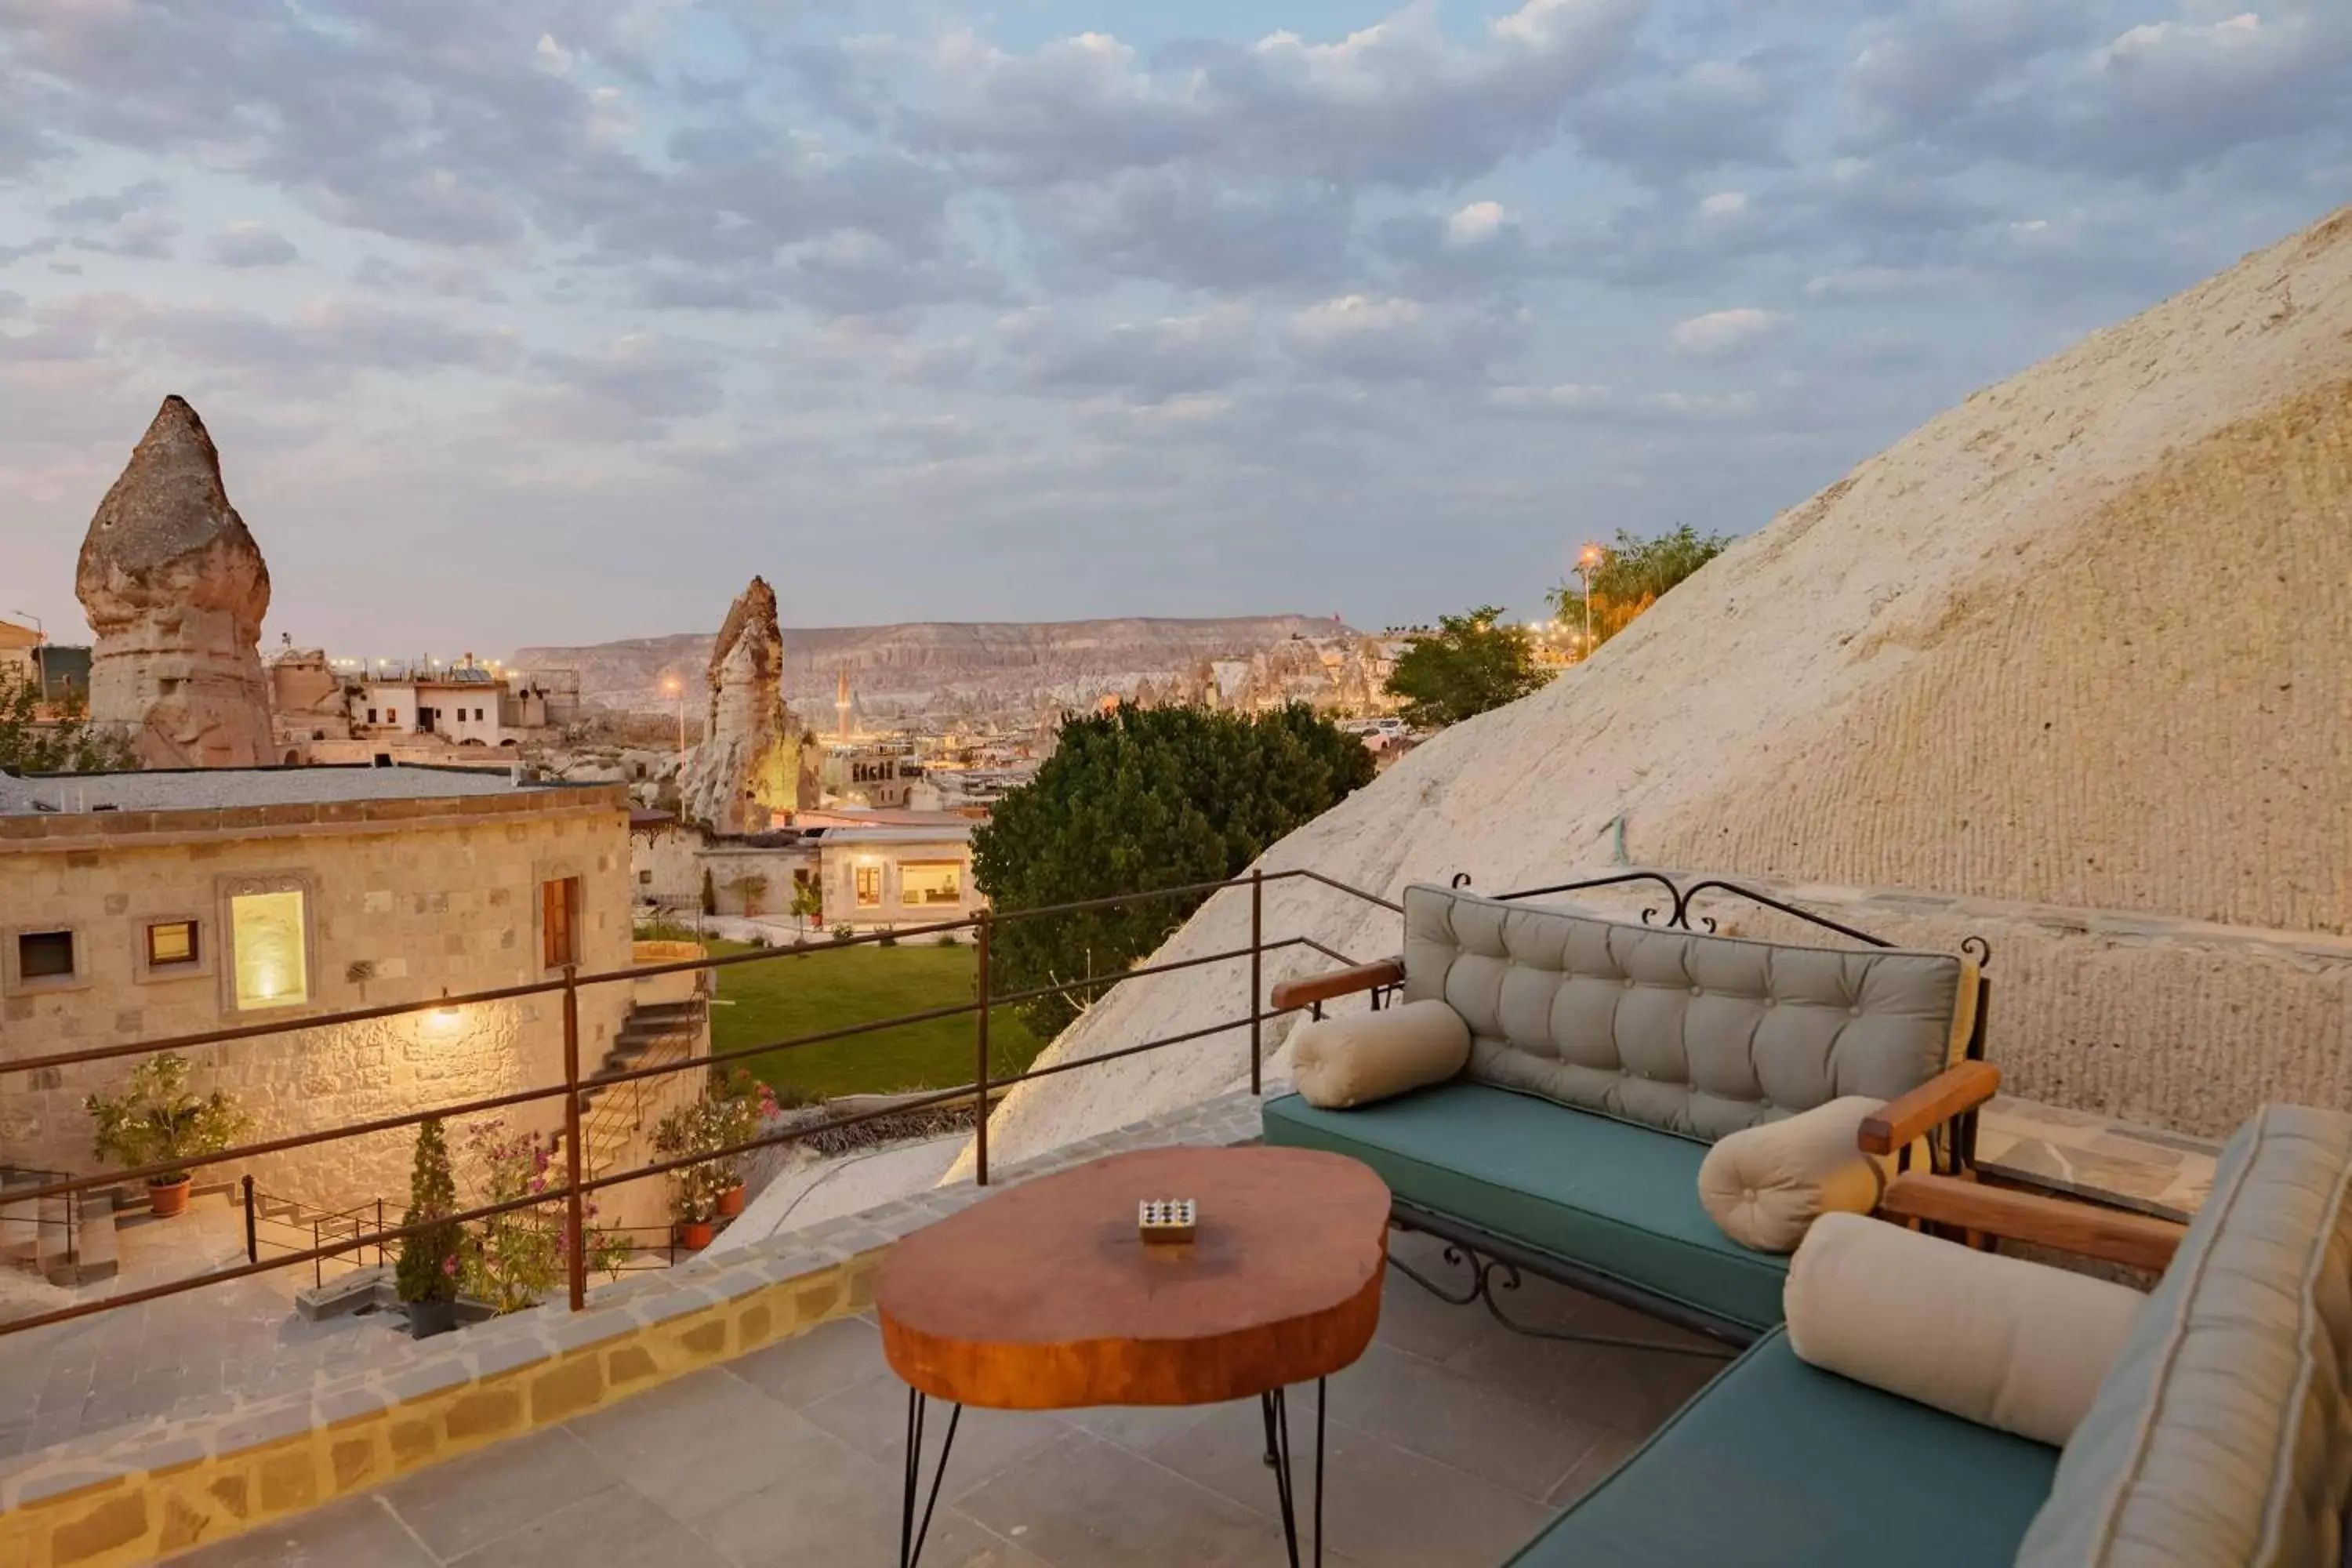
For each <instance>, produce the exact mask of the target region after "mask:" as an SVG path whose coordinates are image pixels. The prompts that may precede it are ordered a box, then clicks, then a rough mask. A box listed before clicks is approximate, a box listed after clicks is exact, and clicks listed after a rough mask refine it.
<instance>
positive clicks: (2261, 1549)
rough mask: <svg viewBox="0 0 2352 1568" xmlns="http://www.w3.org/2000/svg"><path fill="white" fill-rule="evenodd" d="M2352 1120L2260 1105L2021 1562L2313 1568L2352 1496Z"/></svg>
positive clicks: (2083, 1431) (2325, 1553)
mask: <svg viewBox="0 0 2352 1568" xmlns="http://www.w3.org/2000/svg"><path fill="white" fill-rule="evenodd" d="M2347 1383H2352V1116H2347V1115H2345V1114H2343V1113H2342V1112H2341V1111H2334V1110H2315V1109H2313V1108H2311V1107H2308V1106H2296V1105H2273V1106H2266V1107H2264V1108H2263V1110H2260V1111H2258V1112H2257V1113H2256V1114H2255V1116H2254V1118H2253V1120H2252V1121H2249V1122H2247V1123H2246V1124H2245V1125H2244V1126H2243V1127H2242V1128H2240V1129H2239V1130H2238V1131H2237V1133H2236V1134H2235V1135H2234V1136H2233V1137H2231V1140H2230V1144H2229V1147H2228V1148H2226V1149H2224V1150H2223V1151H2222V1152H2221V1166H2220V1168H2219V1169H2218V1170H2216V1171H2215V1172H2214V1174H2213V1191H2212V1193H2211V1194H2210V1195H2209V1196H2208V1197H2207V1198H2206V1200H2205V1202H2204V1205H2203V1206H2201V1207H2200V1209H2199V1210H2198V1211H2197V1218H2196V1220H2195V1221H2194V1222H2193V1223H2192V1224H2191V1225H2190V1226H2189V1234H2188V1235H2187V1236H2186V1237H2183V1238H2182V1239H2181V1243H2180V1250H2179V1252H2178V1253H2176V1254H2174V1256H2173V1259H2172V1265H2171V1267H2170V1268H2167V1269H2166V1270H2165V1271H2164V1279H2162V1280H2161V1281H2160V1282H2159V1283H2158V1286H2157V1288H2156V1291H2155V1293H2154V1294H2153V1295H2151V1296H2150V1297H2149V1298H2148V1300H2147V1307H2146V1308H2145V1309H2143V1310H2142V1311H2141V1313H2140V1318H2139V1321H2138V1322H2137V1324H2136V1325H2135V1326H2134V1327H2133V1330H2132V1333H2131V1337H2130V1338H2128V1339H2127V1340H2126V1341H2125V1342H2124V1348H2123V1349H2122V1350H2121V1351H2119V1352H2116V1359H2115V1362H2114V1363H2113V1364H2112V1365H2110V1366H2109V1367H2108V1368H2107V1374H2106V1376H2105V1378H2104V1379H2102V1380H2101V1382H2100V1384H2099V1393H2098V1396H2097V1397H2096V1398H2095V1399H2094V1400H2093V1401H2092V1402H2091V1408H2090V1412H2089V1414H2087V1415H2084V1417H2083V1421H2082V1425H2080V1426H2077V1427H2075V1428H2074V1436H2072V1437H2071V1438H2069V1439H2067V1443H2066V1449H2065V1452H2064V1453H2063V1454H2062V1455H2060V1456H2059V1459H2058V1469H2057V1473H2056V1474H2055V1475H2054V1476H2053V1477H2052V1478H2051V1486H2050V1499H2049V1500H2048V1501H2047V1502H2045V1503H2043V1504H2042V1511H2041V1512H2040V1513H2038V1514H2036V1515H2035V1516H2034V1520H2033V1523H2032V1526H2031V1527H2030V1528H2029V1529H2028V1530H2027V1531H2026V1532H2025V1540H2024V1542H2023V1544H2022V1545H2021V1547H2020V1548H2019V1550H2018V1554H2017V1563H2018V1564H2019V1568H2203V1565H2204V1564H2206V1563H2230V1564H2231V1565H2232V1568H2235V1565H2237V1564H2245V1565H2246V1568H2306V1565H2313V1564H2320V1563H2336V1562H2337V1561H2338V1560H2339V1554H2340V1553H2341V1552H2343V1551H2344V1549H2345V1542H2344V1509H2345V1504H2346V1501H2347V1499H2348V1498H2352V1392H2347Z"/></svg>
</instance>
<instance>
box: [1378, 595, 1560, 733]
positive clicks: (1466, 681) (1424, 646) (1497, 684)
mask: <svg viewBox="0 0 2352 1568" xmlns="http://www.w3.org/2000/svg"><path fill="white" fill-rule="evenodd" d="M1502 615H1503V612H1502V611H1501V610H1500V609H1498V608H1496V606H1495V605H1480V606H1479V607H1478V608H1476V609H1475V610H1472V611H1470V612H1469V613H1468V614H1467V615H1461V616H1439V617H1438V620H1437V630H1435V631H1433V632H1423V633H1422V634H1420V635H1419V636H1417V637H1414V638H1413V639H1412V646H1411V647H1407V648H1406V649H1405V650H1404V652H1403V653H1402V654H1401V655H1399V656H1398V658H1397V661H1396V668H1394V669H1392V670H1391V671H1390V672H1389V683H1388V690H1389V695H1390V696H1391V697H1393V698H1396V699H1397V700H1399V701H1401V702H1402V703H1403V704H1404V707H1403V710H1402V711H1403V717H1404V721H1405V722H1406V723H1408V724H1411V725H1412V726H1414V727H1415V728H1417V729H1427V730H1437V729H1443V728H1444V726H1446V725H1448V724H1458V723H1460V722H1461V721H1463V720H1465V719H1468V718H1472V717H1474V716H1475V715H1477V714H1480V713H1484V712H1486V710H1488V709H1490V708H1500V707H1501V706H1502V705H1503V704H1504V703H1506V702H1516V701H1517V700H1519V699H1520V698H1522V697H1525V696H1526V695H1527V694H1528V692H1530V691H1533V690H1534V689H1536V688H1538V687H1539V686H1541V685H1542V684H1543V683H1544V681H1545V679H1547V678H1546V676H1545V675H1544V672H1543V670H1542V668H1540V667H1538V665H1537V663H1536V655H1535V647H1534V646H1533V645H1532V644H1530V643H1529V642H1528V634H1527V631H1526V629H1525V628H1524V627H1521V626H1512V625H1510V624H1508V623H1507V622H1505V621H1504V620H1503V619H1502Z"/></svg>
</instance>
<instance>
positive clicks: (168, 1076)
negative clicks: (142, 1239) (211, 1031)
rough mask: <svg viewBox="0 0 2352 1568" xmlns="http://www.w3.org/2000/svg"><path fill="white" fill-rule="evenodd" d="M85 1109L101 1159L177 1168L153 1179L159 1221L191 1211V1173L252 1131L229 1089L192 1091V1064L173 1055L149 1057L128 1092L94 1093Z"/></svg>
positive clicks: (150, 1193)
mask: <svg viewBox="0 0 2352 1568" xmlns="http://www.w3.org/2000/svg"><path fill="white" fill-rule="evenodd" d="M82 1109H83V1110H86V1111H88V1112H89V1119H90V1121H91V1123H92V1125H93V1127H94V1128H95V1133H94V1135H93V1136H92V1138H91V1140H90V1148H91V1152H93V1153H95V1154H96V1155H97V1156H98V1157H99V1158H100V1159H101V1160H113V1161H115V1162H117V1163H121V1164H122V1165H124V1166H127V1167H129V1168H130V1169H132V1170H136V1169H138V1168H139V1167H140V1166H142V1165H167V1166H169V1167H170V1168H169V1169H167V1170H165V1171H163V1172H161V1173H157V1174H155V1175H152V1176H149V1177H148V1178H147V1202H148V1206H149V1207H150V1208H151V1209H152V1211H153V1212H154V1214H155V1216H156V1217H157V1218H158V1219H168V1218H170V1217H171V1216H172V1215H176V1214H179V1213H181V1212H182V1211H183V1210H184V1209H185V1208H186V1207H187V1206H188V1188H189V1186H190V1184H192V1183H193V1182H194V1176H193V1175H192V1174H191V1173H189V1172H188V1171H187V1170H186V1169H185V1167H186V1166H189V1165H196V1164H202V1163H204V1160H205V1156H207V1155H210V1154H217V1153H219V1152H221V1151H222V1150H224V1149H226V1148H227V1147H228V1146H229V1145H230V1144H232V1143H234V1142H236V1139H237V1135H238V1134H239V1133H241V1132H243V1131H245V1129H246V1127H247V1117H246V1115H245V1113H244V1112H243V1111H242V1110H238V1109H237V1107H236V1101H235V1100H231V1099H230V1098H229V1096H228V1092H227V1091H226V1089H215V1090H213V1091H212V1092H211V1093H210V1094H205V1095H198V1094H193V1093H190V1092H189V1089H188V1061H187V1058H185V1057H183V1056H181V1055H179V1054H178V1053H177V1052H173V1051H165V1052H164V1053H163V1055H161V1056H156V1057H150V1058H147V1060H145V1061H143V1062H142V1063H140V1064H139V1065H138V1066H137V1067H136V1068H132V1069H131V1076H130V1077H129V1078H128V1079H124V1080H123V1085H122V1092H121V1094H118V1095H103V1094H93V1095H91V1096H89V1098H88V1099H86V1100H83V1101H82Z"/></svg>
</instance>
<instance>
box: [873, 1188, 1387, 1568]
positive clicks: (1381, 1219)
mask: <svg viewBox="0 0 2352 1568" xmlns="http://www.w3.org/2000/svg"><path fill="white" fill-rule="evenodd" d="M1159 1198H1190V1199H1192V1201H1193V1203H1194V1204H1195V1205H1196V1208H1197V1213H1198V1223H1197V1229H1196V1231H1195V1234H1194V1237H1193V1239H1192V1240H1191V1241H1184V1242H1149V1241H1146V1240H1144V1239H1143V1238H1142V1237H1141V1235H1140V1234H1139V1231H1138V1229H1137V1226H1136V1208H1137V1205H1138V1204H1139V1202H1141V1201H1144V1200H1148V1199H1159ZM1388 1218H1389V1191H1388V1187H1387V1186H1386V1184H1383V1183H1382V1182H1381V1179H1380V1178H1379V1177H1378V1176H1376V1175H1374V1174H1373V1173H1372V1172H1371V1171H1370V1168H1369V1167H1367V1166H1365V1165H1363V1164H1361V1163H1359V1162H1357V1161H1354V1160H1350V1159H1348V1158H1347V1157H1345V1156H1344V1155H1339V1154H1329V1153H1324V1152H1319V1151H1317V1150H1311V1149H1281V1148H1244V1149H1145V1150H1139V1151H1138V1152H1134V1153H1129V1154H1114V1155H1111V1156H1110V1157H1108V1158H1107V1159H1102V1160H1097V1161H1094V1162H1093V1163H1089V1164H1086V1165H1081V1166H1078V1167H1077V1168H1076V1169H1074V1170H1069V1171H1064V1172H1061V1173H1058V1174H1055V1175H1051V1176H1042V1177H1040V1178H1038V1179H1037V1180H1035V1181H1034V1182H1028V1183H1024V1184H1022V1185H1020V1186H1016V1187H1011V1188H1008V1189H1006V1190H1005V1191H1004V1192H1003V1193H999V1194H993V1195H992V1196H991V1197H989V1198H988V1199H987V1200H985V1201H984V1202H982V1203H979V1204H975V1205H972V1206H971V1208H968V1209H966V1210H964V1211H963V1212H962V1213H961V1214H959V1215H954V1216H952V1217H950V1218H949V1219H945V1220H942V1221H940V1223H939V1224H937V1225H934V1226H929V1227H927V1228H925V1229H923V1230H920V1231H918V1232H916V1233H915V1234H914V1235H912V1236H910V1237H907V1238H906V1239H905V1240H903V1241H901V1242H899V1243H898V1245H897V1246H895V1247H892V1248H891V1249H890V1254H889V1256H888V1257H887V1258H884V1259H883V1262H882V1270H881V1275H880V1278H879V1279H878V1280H877V1283H876V1286H875V1293H874V1304H875V1309H876V1312H877V1316H878V1317H879V1318H880V1320H881V1324H882V1348H883V1353H884V1354H885V1355H886V1356H887V1358H888V1360H889V1363H890V1366H891V1368H892V1370H894V1371H895V1372H897V1373H898V1375H899V1376H900V1377H901V1378H903V1379H905V1380H906V1383H907V1385H908V1403H907V1422H908V1431H907V1437H908V1442H907V1478H906V1479H907V1489H906V1494H905V1498H904V1504H905V1506H904V1509H903V1510H902V1513H901V1518H900V1539H899V1561H900V1563H902V1564H903V1565H905V1568H912V1564H913V1563H914V1560H915V1558H916V1556H917V1554H919V1552H920V1551H921V1549H922V1538H923V1534H924V1533H925V1532H924V1530H923V1528H922V1527H923V1525H924V1524H927V1523H928V1522H929V1516H930V1505H929V1504H927V1505H926V1506H925V1507H924V1509H923V1512H922V1518H921V1520H920V1521H918V1519H917V1518H916V1514H915V1498H916V1493H917V1491H918V1489H919V1484H918V1483H919V1468H920V1458H921V1446H922V1426H923V1415H924V1401H925V1399H926V1397H929V1398H936V1399H943V1400H946V1401H948V1402H949V1403H950V1404H951V1405H954V1406H956V1409H955V1411H954V1412H953V1414H952V1415H950V1418H949V1423H948V1429H947V1436H946V1438H945V1440H944V1442H943V1443H942V1446H941V1448H940V1457H939V1471H938V1473H936V1474H935V1475H934V1477H933V1479H932V1482H931V1492H930V1496H931V1502H932V1503H933V1504H935V1503H936V1502H937V1500H938V1497H939V1486H940V1476H941V1475H944V1473H945V1471H946V1467H947V1450H948V1446H950V1445H952V1444H953V1442H954V1440H955V1428H956V1424H957V1423H958V1422H959V1421H961V1419H962V1407H963V1406H964V1405H979V1406H981V1407H982V1408H985V1409H995V1410H1069V1409H1079V1408H1084V1407H1086V1406H1089V1405H1212V1404H1217V1403H1221V1402H1223V1401H1225V1400H1229V1399H1247V1398H1250V1397H1252V1396H1255V1397H1257V1398H1258V1399H1259V1401H1260V1405H1261V1408H1262V1411H1263V1414H1264V1416H1265V1430H1266V1453H1267V1458H1268V1461H1269V1462H1270V1463H1271V1464H1272V1465H1273V1466H1274V1468H1275V1481H1276V1495H1277V1499H1278V1500H1279V1502H1280V1504H1281V1509H1282V1520H1283V1531H1284V1537H1285V1540H1286V1542H1287V1544H1288V1546H1289V1549H1290V1555H1291V1561H1292V1562H1293V1563H1297V1561H1298V1531H1297V1523H1296V1520H1295V1514H1294V1510H1293V1508H1292V1489H1291V1479H1290V1464H1289V1435H1288V1418H1287V1417H1288V1411H1287V1406H1286V1402H1285V1399H1284V1394H1283V1391H1284V1390H1285V1389H1286V1388H1287V1387H1288V1386H1289V1385H1290V1384H1297V1383H1306V1382H1309V1381H1316V1382H1320V1381H1321V1380H1322V1379H1323V1378H1325V1377H1328V1375H1329V1374H1331V1373H1335V1372H1338V1371H1339V1370H1340V1369H1342V1368H1344V1367H1346V1366H1349V1365H1350V1364H1352V1363H1354V1362H1355V1361H1356V1360H1357V1358H1358V1357H1360V1356H1361V1355H1362V1354H1363V1353H1364V1348H1365V1346H1367V1345H1368V1344H1370V1342H1371V1338H1372V1331H1374V1330H1375V1329H1376V1328H1378V1327H1379V1325H1380V1313H1381V1283H1382V1270H1383V1266H1384V1265H1385V1263H1386V1261H1387V1258H1388ZM1322 1434H1323V1408H1322V1401H1320V1400H1318V1402H1317V1406H1316V1464H1315V1472H1316V1473H1315V1492H1316V1498H1315V1502H1316V1509H1315V1511H1316V1521H1315V1522H1316V1530H1315V1534H1316V1557H1317V1560H1318V1561H1320V1559H1321V1556H1322V1539H1321V1537H1322V1528H1321V1527H1322V1519H1321V1514H1322V1491H1323V1458H1322V1450H1323V1443H1322Z"/></svg>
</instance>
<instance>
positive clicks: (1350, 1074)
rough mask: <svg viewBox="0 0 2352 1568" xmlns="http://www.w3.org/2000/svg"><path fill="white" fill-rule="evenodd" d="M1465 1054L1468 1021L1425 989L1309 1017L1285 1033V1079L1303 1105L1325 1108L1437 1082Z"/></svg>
mask: <svg viewBox="0 0 2352 1568" xmlns="http://www.w3.org/2000/svg"><path fill="white" fill-rule="evenodd" d="M1469 1061H1470V1026H1469V1025H1467V1024H1465V1023H1464V1022H1463V1021H1462V1015H1461V1014H1459V1013H1457V1012H1455V1011H1454V1009H1453V1008H1451V1007H1449V1006H1447V1005H1445V1004H1444V1003H1443V1002H1441V1001H1439V1000H1437V999H1436V998H1435V997H1431V998H1429V999H1427V1000H1425V1001H1421V1002H1408V1003H1406V1004H1405V1005H1403V1006H1402V1007H1388V1008H1383V1009H1382V1010H1381V1011H1380V1012H1377V1013H1350V1014H1349V1015H1347V1016H1345V1017H1339V1018H1320V1019H1315V1020H1312V1021H1310V1022H1307V1023H1305V1024H1301V1025H1299V1026H1298V1029H1297V1033H1295V1034H1293V1035H1292V1036H1291V1037H1290V1081H1291V1082H1292V1083H1294V1084H1296V1085H1297V1089H1298V1092H1299V1093H1300V1094H1302V1095H1304V1096H1305V1097H1306V1099H1307V1104H1309V1105H1319V1106H1321V1107H1323V1108H1324V1109H1325V1110H1347V1109H1348V1108H1349V1106H1354V1105H1370V1103H1371V1102H1372V1101H1374V1100H1386V1099H1388V1098H1389V1097H1390V1096H1391V1095H1398V1094H1402V1093H1404V1092H1405V1091H1406V1090H1407V1089H1419V1088H1421V1087H1423V1085H1424V1084H1433V1083H1444V1081H1445V1080H1446V1079H1449V1078H1452V1077H1453V1076H1454V1074H1455V1073H1458V1072H1460V1071H1461V1070H1462V1069H1463V1068H1465V1066H1467V1065H1468V1064H1469Z"/></svg>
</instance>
